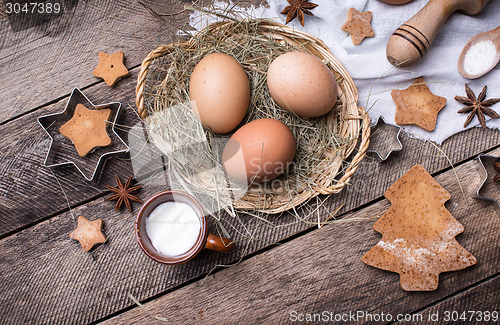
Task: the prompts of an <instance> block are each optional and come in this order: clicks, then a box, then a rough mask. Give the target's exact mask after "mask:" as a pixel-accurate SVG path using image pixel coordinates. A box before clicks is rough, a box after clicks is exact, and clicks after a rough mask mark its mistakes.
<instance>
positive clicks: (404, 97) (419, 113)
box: [391, 77, 446, 131]
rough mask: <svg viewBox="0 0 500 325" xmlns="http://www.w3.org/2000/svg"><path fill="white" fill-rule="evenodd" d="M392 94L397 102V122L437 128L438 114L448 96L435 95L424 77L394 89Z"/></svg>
mask: <svg viewBox="0 0 500 325" xmlns="http://www.w3.org/2000/svg"><path fill="white" fill-rule="evenodd" d="M391 95H392V99H393V100H394V103H395V104H396V117H395V120H396V124H397V125H407V124H415V125H418V126H420V127H421V128H422V129H424V130H427V131H433V130H434V129H435V128H436V120H437V115H438V113H439V111H441V109H443V107H444V106H445V105H446V98H444V97H440V96H436V95H434V94H433V93H432V92H431V91H430V89H429V87H427V84H426V82H425V80H424V78H423V77H419V78H417V79H415V81H414V82H413V83H412V84H411V85H410V87H408V88H406V89H403V90H397V89H394V90H393V91H392V92H391Z"/></svg>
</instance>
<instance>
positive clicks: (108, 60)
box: [92, 51, 128, 87]
mask: <svg viewBox="0 0 500 325" xmlns="http://www.w3.org/2000/svg"><path fill="white" fill-rule="evenodd" d="M92 74H93V75H94V76H96V77H98V78H102V79H104V81H105V82H106V84H107V85H108V86H110V87H113V86H114V85H115V84H116V82H117V81H118V80H120V79H121V78H123V77H126V76H128V70H127V68H126V67H125V65H124V64H123V52H122V51H118V52H116V53H113V54H106V53H104V52H99V64H98V65H97V67H96V68H95V69H94V71H92Z"/></svg>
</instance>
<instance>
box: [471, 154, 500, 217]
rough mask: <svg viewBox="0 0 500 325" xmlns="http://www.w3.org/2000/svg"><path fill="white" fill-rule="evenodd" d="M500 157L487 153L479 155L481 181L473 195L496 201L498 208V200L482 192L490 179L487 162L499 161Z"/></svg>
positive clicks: (477, 197) (499, 204)
mask: <svg viewBox="0 0 500 325" xmlns="http://www.w3.org/2000/svg"><path fill="white" fill-rule="evenodd" d="M499 159H500V157H495V156H490V155H485V154H480V155H478V156H477V160H478V162H479V165H480V168H478V170H479V173H480V174H481V183H480V184H479V187H478V188H477V191H476V192H475V193H474V194H473V197H474V198H475V199H481V200H486V201H491V202H495V203H496V208H497V209H500V203H499V202H498V200H496V199H493V198H489V197H486V196H484V195H482V194H481V193H480V192H481V190H482V189H483V186H484V185H485V184H486V181H487V180H488V168H487V166H486V162H490V161H491V162H494V161H498V160H499Z"/></svg>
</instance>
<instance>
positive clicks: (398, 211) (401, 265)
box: [362, 165, 476, 291]
mask: <svg viewBox="0 0 500 325" xmlns="http://www.w3.org/2000/svg"><path fill="white" fill-rule="evenodd" d="M384 195H385V197H386V198H387V199H388V200H389V201H391V207H390V208H389V210H387V212H386V213H385V214H384V215H383V216H382V217H381V218H380V219H379V220H378V221H377V222H375V224H374V225H373V229H375V230H376V231H378V232H379V233H381V234H382V240H381V241H380V242H378V244H377V245H375V246H374V247H373V248H372V249H371V250H370V251H369V252H368V253H366V254H365V255H364V256H363V258H362V261H363V262H364V263H366V264H368V265H371V266H374V267H376V268H380V269H383V270H387V271H392V272H397V273H399V275H400V282H401V287H402V288H403V289H404V290H407V291H431V290H436V289H437V287H438V283H439V274H440V273H442V272H449V271H457V270H461V269H464V268H466V267H468V266H471V265H474V264H476V258H475V257H474V256H472V254H471V253H469V252H468V251H466V250H465V249H464V248H463V247H462V246H460V244H459V243H458V242H457V241H456V239H455V236H456V235H458V234H460V233H462V232H463V231H464V227H463V226H462V224H460V222H458V221H457V220H456V219H455V218H454V217H453V216H452V215H451V213H450V212H449V211H448V210H447V209H446V208H445V206H444V203H445V202H446V201H448V200H449V199H450V197H451V196H450V193H448V192H447V191H446V190H445V189H444V188H443V187H441V185H439V184H438V182H436V180H434V178H432V176H431V175H430V174H429V173H428V172H427V171H426V170H425V169H424V168H423V167H422V166H420V165H415V166H413V167H412V168H411V169H410V170H409V171H408V172H407V173H406V174H405V175H403V177H401V178H400V179H399V180H398V181H397V182H396V183H394V184H393V185H392V186H391V187H390V188H389V189H388V190H387V191H386V192H385V194H384Z"/></svg>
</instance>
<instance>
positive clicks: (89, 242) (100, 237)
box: [69, 216, 106, 252]
mask: <svg viewBox="0 0 500 325" xmlns="http://www.w3.org/2000/svg"><path fill="white" fill-rule="evenodd" d="M69 238H71V239H76V240H78V241H79V242H80V244H81V245H82V248H83V250H84V251H86V252H88V251H89V250H90V249H91V248H92V247H93V246H94V245H95V244H101V243H104V242H105V241H106V237H104V234H103V233H102V219H96V220H94V221H89V220H87V219H86V218H85V217H82V216H79V217H78V227H77V228H76V229H75V230H73V231H72V232H71V234H69Z"/></svg>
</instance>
